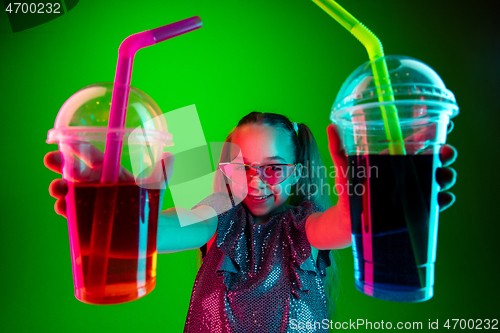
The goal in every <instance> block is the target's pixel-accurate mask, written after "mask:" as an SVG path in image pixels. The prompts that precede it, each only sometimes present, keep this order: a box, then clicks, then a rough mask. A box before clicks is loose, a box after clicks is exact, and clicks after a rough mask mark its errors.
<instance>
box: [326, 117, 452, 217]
mask: <svg viewBox="0 0 500 333" xmlns="http://www.w3.org/2000/svg"><path fill="white" fill-rule="evenodd" d="M452 129H453V123H452V122H450V125H449V126H448V133H449V132H451V130H452ZM327 133H328V142H329V146H328V148H329V150H330V155H331V156H332V159H333V163H334V164H335V169H336V172H335V186H336V189H337V191H338V193H339V202H338V205H340V207H342V211H344V210H345V209H347V211H346V212H345V213H346V214H349V196H348V194H347V177H345V175H347V167H348V165H347V156H346V153H345V151H344V149H343V145H342V140H341V139H340V134H339V130H338V127H337V125H334V124H331V125H329V126H328V128H327ZM439 158H440V160H441V163H442V164H443V167H441V168H438V169H437V172H436V181H437V182H438V184H439V185H440V186H441V191H440V193H439V194H438V204H439V207H440V211H443V210H445V209H448V208H449V207H450V206H451V205H453V203H454V202H455V195H454V194H453V193H451V192H446V191H447V190H449V189H450V188H451V187H452V186H453V185H454V184H455V182H456V180H457V172H456V171H455V169H453V168H450V167H448V166H449V165H450V164H452V163H453V162H455V160H456V159H457V150H456V149H455V148H454V147H453V146H451V145H448V144H445V145H443V146H442V147H441V149H440V151H439ZM341 190H343V191H341Z"/></svg>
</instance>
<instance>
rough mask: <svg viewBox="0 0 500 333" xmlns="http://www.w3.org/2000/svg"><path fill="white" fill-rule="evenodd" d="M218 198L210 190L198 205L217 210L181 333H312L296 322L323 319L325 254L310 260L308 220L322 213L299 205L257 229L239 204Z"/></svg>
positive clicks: (309, 204)
mask: <svg viewBox="0 0 500 333" xmlns="http://www.w3.org/2000/svg"><path fill="white" fill-rule="evenodd" d="M223 201H224V200H221V197H218V196H217V193H215V194H213V195H211V196H209V197H208V198H206V199H204V200H203V201H202V202H200V203H199V204H198V205H197V206H199V205H208V206H211V207H212V208H214V209H215V211H216V212H217V214H218V227H217V238H216V242H214V244H213V245H212V246H211V247H210V249H209V251H208V253H207V254H206V256H205V258H204V259H203V264H202V266H201V268H200V270H199V272H198V275H197V277H196V280H195V283H194V287H193V292H192V295H191V302H190V305H189V310H188V315H187V319H186V324H185V327H184V332H188V333H191V332H214V333H218V332H221V333H223V332H224V333H225V332H235V333H245V332H252V333H256V332H266V333H268V332H314V331H315V330H314V329H313V330H311V329H310V327H309V328H308V329H307V330H305V329H304V330H300V329H298V327H299V326H298V324H299V323H307V322H310V323H314V322H322V321H323V320H324V319H327V318H328V315H327V310H326V297H325V292H324V287H323V283H322V278H323V277H324V276H325V270H326V268H327V267H328V266H329V265H330V257H329V251H319V254H318V258H317V261H316V262H315V261H314V259H313V258H312V255H311V245H310V244H309V242H308V240H307V238H306V232H305V223H306V219H307V217H308V216H309V215H311V214H312V213H314V212H322V211H323V208H322V207H320V206H318V205H316V204H314V203H312V202H311V201H304V202H303V203H302V204H301V205H300V206H297V207H293V208H291V209H288V210H286V211H284V212H281V213H278V214H276V215H274V216H272V217H271V218H270V219H269V221H268V222H266V223H265V224H261V225H255V224H254V222H253V217H252V215H251V214H250V212H249V211H248V210H247V209H246V208H245V207H244V206H243V205H242V204H239V205H237V206H234V207H232V208H229V207H231V206H229V207H227V208H225V207H224V206H225V205H226V206H227V203H226V204H223V203H222V202H223ZM316 263H317V264H316ZM294 324H295V325H294ZM302 326H303V325H302ZM318 331H319V330H318Z"/></svg>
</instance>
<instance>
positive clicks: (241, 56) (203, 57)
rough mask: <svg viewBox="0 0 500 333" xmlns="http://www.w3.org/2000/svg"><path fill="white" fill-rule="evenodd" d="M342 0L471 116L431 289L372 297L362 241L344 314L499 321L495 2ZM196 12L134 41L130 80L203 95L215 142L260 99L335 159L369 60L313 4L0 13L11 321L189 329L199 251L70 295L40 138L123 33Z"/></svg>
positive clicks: (111, 54)
mask: <svg viewBox="0 0 500 333" xmlns="http://www.w3.org/2000/svg"><path fill="white" fill-rule="evenodd" d="M339 2H340V3H341V4H342V5H343V6H344V7H345V8H346V9H347V10H349V11H350V12H351V13H352V14H353V15H355V16H356V17H357V18H358V19H359V20H360V21H362V22H363V23H365V24H366V25H367V26H368V27H369V28H370V29H372V30H373V31H374V32H375V33H376V34H377V35H378V36H379V37H380V39H381V41H382V42H383V43H384V47H385V51H386V54H403V55H408V56H412V57H415V58H417V59H420V60H422V61H424V62H426V63H427V64H429V65H430V66H431V67H433V68H434V69H435V70H436V71H437V72H438V73H439V74H440V75H441V77H442V78H443V80H444V82H445V83H446V85H447V86H448V88H449V89H451V90H452V91H453V92H454V93H455V95H456V97H457V101H458V103H459V105H460V112H461V113H460V115H459V116H458V117H457V118H455V125H456V126H455V130H454V131H453V132H452V133H451V134H450V136H449V140H448V141H449V143H451V144H452V145H454V146H455V147H456V148H457V149H458V151H459V157H458V160H457V162H456V163H455V165H454V167H455V168H456V169H457V171H458V175H459V176H458V182H457V185H456V186H455V187H454V189H453V192H454V193H455V194H456V195H457V202H456V204H455V205H454V206H453V207H452V208H451V209H449V210H448V211H446V212H444V213H442V214H441V217H440V222H441V223H440V228H439V242H438V251H437V263H436V280H435V296H434V297H433V298H432V299H431V300H429V301H427V302H424V303H419V304H399V303H392V302H387V301H381V300H376V299H372V298H370V297H367V296H364V295H363V294H361V293H359V292H358V291H356V290H355V288H354V277H353V259H352V252H351V249H350V248H349V249H344V250H342V251H340V267H341V273H340V277H341V291H340V297H339V300H338V310H337V312H338V320H339V321H342V322H343V321H349V320H357V319H366V320H370V321H372V322H375V321H378V322H380V321H381V320H384V322H387V321H391V322H393V323H394V324H395V323H396V322H398V321H403V322H404V321H411V322H413V321H420V322H423V323H424V327H426V326H427V323H428V321H429V319H430V320H432V321H435V320H436V319H439V324H440V326H441V325H442V324H443V323H444V321H445V320H446V319H448V318H457V319H479V318H483V319H484V318H489V319H493V318H495V316H496V318H498V316H499V313H500V312H499V310H500V309H499V306H498V296H499V287H498V285H497V282H496V280H497V273H498V268H497V267H498V266H496V265H498V259H497V255H498V253H499V246H498V244H499V242H498V235H499V226H498V216H497V215H496V214H495V211H494V209H493V208H494V207H495V205H498V204H497V203H496V199H498V195H497V194H496V193H497V191H495V188H496V185H497V184H498V181H499V179H498V175H497V171H496V168H497V166H498V155H497V153H498V148H497V147H498V143H499V141H498V134H496V133H498V131H497V129H496V127H497V121H498V119H499V116H498V112H499V111H500V110H499V108H498V106H496V107H495V104H493V101H494V98H495V97H496V96H497V95H498V93H497V92H496V88H497V86H498V82H499V81H498V77H499V74H500V65H499V64H500V63H499V61H498V53H499V51H500V47H499V42H498V38H497V36H496V33H495V31H496V30H498V29H497V28H498V27H497V26H496V25H495V24H494V23H493V22H494V20H495V17H496V15H497V14H498V12H496V13H495V10H494V9H493V3H494V2H491V4H488V3H487V2H486V1H482V2H478V4H476V5H474V6H473V7H472V6H471V7H467V8H464V6H461V5H459V3H458V2H456V1H448V0H446V1H443V0H435V1H430V0H420V1H418V2H416V1H395V0H378V1H373V0H371V1H369V0H359V1H339ZM118 3H120V4H119V5H117V4H118ZM195 15H199V16H200V17H201V18H202V20H203V22H204V25H203V28H202V29H200V30H197V31H195V32H192V33H189V34H187V35H185V36H181V37H177V38H174V39H172V40H170V41H167V42H165V43H162V44H160V45H156V46H153V47H150V48H147V49H144V50H141V51H139V52H138V54H137V55H136V58H135V64H134V72H133V78H132V85H134V86H136V87H138V88H140V89H142V90H144V91H145V92H147V93H148V94H149V95H150V96H151V97H152V98H153V99H154V100H155V101H156V102H157V103H158V105H159V106H160V108H161V109H162V110H163V112H167V111H169V110H174V109H177V108H180V107H183V106H186V105H191V104H196V107H197V110H198V113H199V116H200V119H201V123H202V126H203V129H204V132H205V137H206V140H207V141H209V142H210V141H223V140H224V138H225V136H226V135H227V133H228V131H229V130H230V129H231V128H232V127H233V126H235V124H236V122H237V120H238V119H240V118H241V117H242V116H243V115H245V114H246V113H248V112H249V111H253V110H259V111H269V112H278V113H284V114H286V115H287V116H289V117H290V118H291V119H292V121H297V122H305V123H306V124H308V125H309V126H310V127H311V129H312V131H313V132H314V133H315V135H316V138H317V141H318V144H319V145H320V148H321V150H322V153H323V156H324V157H325V160H326V161H327V163H328V165H331V160H330V158H329V157H328V152H327V139H326V131H325V128H326V126H327V125H328V123H329V120H328V117H329V110H330V108H331V105H332V103H333V100H334V98H335V96H336V93H337V92H338V90H339V88H340V86H341V84H342V82H343V81H344V80H345V79H346V78H347V76H348V75H349V74H350V73H351V72H352V71H353V70H354V69H355V68H356V67H358V66H359V65H361V64H362V63H363V62H365V61H366V60H367V56H366V53H365V51H364V49H363V47H362V46H361V44H359V43H358V42H357V41H356V40H355V39H354V38H353V37H352V36H350V34H349V33H348V32H347V31H346V30H345V29H343V28H342V27H341V26H340V25H338V24H337V23H336V22H335V21H334V20H333V19H331V18H330V17H329V16H328V15H326V14H325V13H324V12H323V11H322V10H321V9H320V8H319V7H318V6H316V5H315V4H314V3H313V2H312V1H308V0H302V1H299V0H293V1H284V0H254V1H228V0H215V1H201V0H193V1H189V2H187V1H186V2H184V1H171V0H162V1H159V0H158V1H153V0H144V1H130V0H122V1H120V2H116V1H95V0H83V1H80V2H79V3H78V4H77V5H76V6H75V7H74V8H73V9H72V10H70V11H68V12H67V13H66V14H64V15H62V16H61V17H58V18H57V19H55V20H52V21H50V22H48V23H45V24H42V25H39V26H37V27H34V28H31V29H28V30H24V31H20V32H17V33H12V30H11V28H10V26H9V21H8V18H7V15H6V13H5V12H3V13H0V50H1V51H0V78H1V80H0V96H1V98H0V109H1V115H2V118H1V122H0V124H1V125H0V126H1V131H2V136H1V138H2V145H1V147H2V151H3V153H2V155H1V161H2V163H1V164H0V167H1V171H2V172H1V175H2V176H3V177H4V180H3V182H2V183H1V188H2V190H1V191H0V196H1V197H0V207H1V209H0V220H1V222H0V238H1V240H0V247H1V253H2V256H1V258H2V259H1V266H0V267H1V273H0V276H1V287H2V289H3V291H2V292H1V296H0V306H1V311H0V319H1V320H0V329H1V330H2V331H5V332H43V331H54V332H56V331H57V332H58V331H61V332H69V331H71V332H87V331H89V330H91V331H93V332H106V331H119V332H142V331H146V330H147V331H152V332H180V331H182V327H183V323H184V319H185V316H186V312H187V307H188V304H189V297H190V291H191V287H192V284H193V281H194V277H195V274H196V260H195V258H196V253H195V252H194V251H190V252H186V253H177V254H168V255H160V256H159V258H158V274H157V286H156V289H155V290H154V291H153V292H152V293H151V294H150V295H148V296H146V297H144V298H143V299H140V300H137V301H134V302H132V303H128V304H121V305H115V306H92V305H86V304H83V303H80V302H79V301H77V300H76V299H75V298H74V296H73V282H72V273H71V258H70V253H69V246H68V244H69V241H68V232H67V227H66V223H65V219H64V218H62V217H60V216H58V215H56V214H55V213H54V211H53V204H54V199H52V198H51V197H50V196H49V195H48V192H47V187H48V185H49V183H50V181H51V180H52V179H54V178H55V177H56V175H55V174H54V173H52V172H51V171H49V170H47V169H46V168H44V166H43V162H42V160H43V156H44V155H45V153H46V152H48V151H50V150H55V149H56V146H49V145H47V144H46V143H45V140H46V135H47V131H48V130H49V129H50V128H51V127H52V126H53V124H54V119H55V117H56V114H57V112H58V110H59V108H60V107H61V105H62V104H63V103H64V101H65V100H66V99H67V98H68V97H69V96H71V95H72V94H73V93H74V92H75V91H77V90H78V89H80V88H82V87H84V86H86V85H89V84H92V83H96V82H104V81H112V80H113V79H114V71H115V65H116V58H117V49H118V46H119V44H120V43H121V41H122V40H123V39H124V38H125V37H127V36H129V35H131V34H133V33H136V32H140V31H143V30H148V29H152V28H156V27H158V26H161V25H165V24H167V23H171V22H174V21H178V20H181V19H184V18H187V17H191V16H195ZM486 157H487V158H486ZM495 262H496V264H495Z"/></svg>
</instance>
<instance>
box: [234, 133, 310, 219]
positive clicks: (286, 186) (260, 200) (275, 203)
mask: <svg viewBox="0 0 500 333" xmlns="http://www.w3.org/2000/svg"><path fill="white" fill-rule="evenodd" d="M231 142H232V143H233V144H236V145H238V146H239V147H240V149H241V156H242V158H243V161H241V156H240V157H237V158H236V159H240V160H239V161H236V160H234V161H233V162H239V163H244V164H249V165H252V166H262V165H267V164H294V163H295V159H294V156H293V148H292V143H291V142H290V139H289V138H288V135H287V134H286V132H285V131H284V130H282V129H277V128H274V127H271V126H264V125H244V126H242V127H239V128H237V129H236V130H235V131H234V133H233V135H232V139H231ZM300 170H301V165H298V167H297V168H296V169H295V171H294V173H293V174H292V175H291V176H290V177H288V178H287V179H286V180H285V181H283V182H282V183H280V184H278V185H269V184H267V183H265V182H264V181H263V180H262V179H261V178H260V177H259V176H258V175H255V176H253V177H252V178H251V179H249V180H248V183H247V195H246V197H245V198H244V199H243V203H244V204H245V206H246V207H247V208H248V209H249V210H250V212H251V213H252V214H253V215H254V216H255V217H256V222H257V223H259V220H260V221H264V220H266V218H268V217H270V216H271V215H273V214H275V213H278V212H280V211H282V210H284V206H283V204H284V203H285V201H286V200H287V199H288V196H289V195H290V188H291V186H292V185H293V184H295V183H297V181H298V180H299V178H300ZM233 188H234V187H233ZM235 195H236V193H235Z"/></svg>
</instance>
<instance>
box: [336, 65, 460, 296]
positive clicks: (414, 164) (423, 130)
mask: <svg viewBox="0 0 500 333" xmlns="http://www.w3.org/2000/svg"><path fill="white" fill-rule="evenodd" d="M375 61H385V62H386V63H387V68H388V71H389V76H390V81H389V82H390V83H389V85H387V86H377V84H376V82H381V81H380V80H374V75H373V71H372V65H371V64H370V62H367V63H365V64H363V65H362V66H360V67H359V68H357V69H356V70H355V71H354V72H353V73H352V74H351V75H350V76H349V78H348V79H347V80H346V81H345V82H344V84H343V85H342V87H341V89H340V91H339V93H338V95H337V98H336V100H335V103H334V105H333V110H332V113H331V117H330V119H331V120H332V121H333V122H334V123H336V124H337V125H338V126H339V130H340V132H341V136H342V139H343V142H344V147H345V150H346V153H347V156H348V169H347V170H342V172H346V173H347V176H348V179H349V187H348V191H349V205H350V214H351V226H352V248H353V254H354V266H355V286H356V288H357V289H358V290H359V291H361V292H362V293H364V294H366V295H369V296H372V297H375V298H379V299H384V300H390V301H398V302H421V301H425V300H428V299H430V298H431V297H432V296H433V285H434V265H435V261H436V245H437V230H438V217H439V206H438V203H437V195H438V192H439V190H440V187H439V185H438V183H437V181H436V170H437V168H438V167H440V166H441V162H440V159H439V149H440V147H441V146H442V145H443V144H444V143H445V142H446V136H447V128H448V125H449V123H450V119H451V118H452V117H454V116H456V115H457V114H458V105H457V103H456V100H455V96H454V95H453V93H452V92H451V91H450V90H448V89H447V88H446V86H445V85H444V83H443V81H442V79H441V78H440V77H439V75H438V74H437V73H436V72H435V71H434V70H433V69H432V68H430V67H429V66H428V65H426V64H424V63H423V62H421V61H419V60H417V59H413V58H410V57H405V56H386V57H383V58H379V59H377V60H375ZM385 82H387V81H385ZM379 94H384V98H379ZM391 95H392V96H393V97H392V96H391ZM385 97H387V98H385ZM391 99H392V101H391ZM381 100H382V101H383V102H381ZM394 108H395V109H396V110H397V116H398V118H399V124H398V125H399V127H400V129H401V133H402V136H403V139H404V149H401V151H399V152H397V153H395V152H394V151H391V147H392V145H395V144H401V141H399V143H398V142H392V141H391V140H390V139H388V135H387V131H386V126H387V125H386V124H387V119H384V112H383V111H386V110H388V109H392V110H394Z"/></svg>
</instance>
